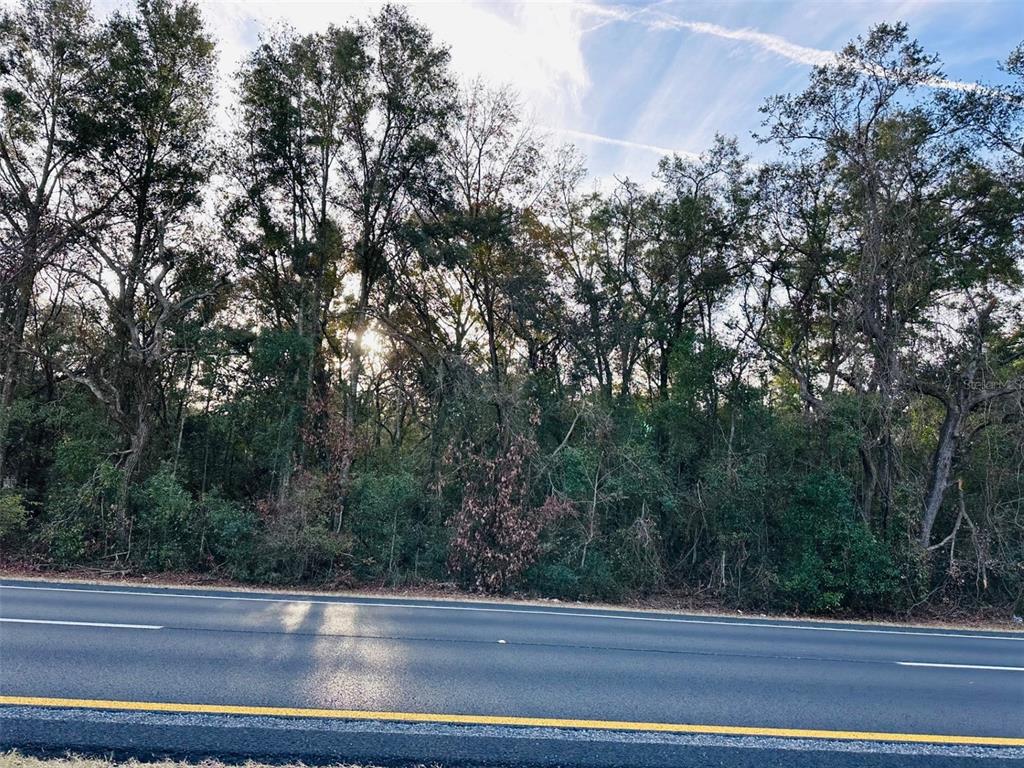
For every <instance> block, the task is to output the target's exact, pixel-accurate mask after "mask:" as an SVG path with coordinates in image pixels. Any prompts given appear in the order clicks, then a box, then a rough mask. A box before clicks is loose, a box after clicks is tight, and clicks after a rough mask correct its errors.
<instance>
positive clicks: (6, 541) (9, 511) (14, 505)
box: [0, 491, 28, 549]
mask: <svg viewBox="0 0 1024 768" xmlns="http://www.w3.org/2000/svg"><path fill="white" fill-rule="evenodd" d="M27 526H28V510H26V509H25V504H24V502H23V500H22V497H21V494H18V493H13V492H11V491H0V544H3V545H4V548H5V549H6V548H8V547H14V546H16V545H17V544H20V543H21V540H22V538H23V537H24V535H25V529H26V528H27Z"/></svg>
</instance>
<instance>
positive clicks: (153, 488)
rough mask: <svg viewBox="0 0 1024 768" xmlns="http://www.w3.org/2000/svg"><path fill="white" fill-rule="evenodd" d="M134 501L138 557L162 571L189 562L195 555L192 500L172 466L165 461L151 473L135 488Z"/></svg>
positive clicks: (196, 549) (134, 535)
mask: <svg viewBox="0 0 1024 768" xmlns="http://www.w3.org/2000/svg"><path fill="white" fill-rule="evenodd" d="M134 501H135V509H136V512H135V531H134V534H133V537H132V538H133V540H134V542H135V544H134V547H135V550H136V552H137V553H138V555H137V559H138V561H139V562H141V563H142V564H143V566H145V567H146V568H154V569H156V570H161V571H166V570H174V569H176V568H187V567H188V566H189V565H191V564H192V562H194V561H195V559H196V556H197V555H198V547H197V546H194V545H193V542H192V541H191V540H192V539H193V538H194V536H195V532H196V522H197V521H196V510H195V502H194V501H193V499H192V494H191V493H189V492H188V490H186V489H185V488H184V487H183V486H182V484H181V483H180V482H179V481H178V478H177V477H176V476H175V474H174V472H173V470H172V469H171V467H170V466H169V465H164V466H162V467H160V469H159V470H157V472H156V473H154V474H153V475H152V476H150V477H149V478H148V479H147V480H146V481H145V482H144V483H143V484H142V485H141V486H140V487H139V488H138V489H137V491H136V493H135V495H134ZM190 554H191V557H190ZM190 561H191V562H190Z"/></svg>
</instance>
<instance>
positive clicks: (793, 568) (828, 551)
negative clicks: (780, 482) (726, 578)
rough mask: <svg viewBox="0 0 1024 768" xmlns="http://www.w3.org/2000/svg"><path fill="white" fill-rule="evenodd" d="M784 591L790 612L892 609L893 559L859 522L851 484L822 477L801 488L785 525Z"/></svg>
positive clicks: (781, 581)
mask: <svg viewBox="0 0 1024 768" xmlns="http://www.w3.org/2000/svg"><path fill="white" fill-rule="evenodd" d="M780 532H784V538H783V537H780V539H781V540H780V545H781V546H780V558H781V562H780V564H779V591H780V595H781V597H782V599H783V600H784V601H785V603H786V604H787V605H789V606H790V607H793V608H796V609H798V610H803V611H812V612H817V613H827V612H834V611H838V610H843V609H859V610H873V609H877V608H879V607H881V606H891V605H893V600H894V599H895V597H896V590H897V586H898V579H897V574H896V570H895V568H894V566H893V563H892V560H891V558H890V557H889V554H888V552H886V550H885V547H884V546H883V545H881V544H880V543H879V542H878V541H876V540H875V538H874V537H873V536H872V534H871V532H870V531H869V530H868V529H867V527H866V526H865V525H864V524H863V522H862V521H860V520H858V519H857V512H856V510H855V508H854V505H853V494H852V491H851V489H850V487H849V483H847V482H845V481H844V480H843V479H842V478H840V477H838V476H836V475H834V474H832V473H829V472H822V473H819V474H816V475H812V476H811V477H809V478H807V479H806V480H805V481H804V482H802V483H801V484H800V486H799V487H798V488H797V489H796V493H795V494H794V496H793V499H792V501H791V502H790V505H789V507H788V508H787V509H786V510H785V511H784V513H783V516H782V519H781V521H780Z"/></svg>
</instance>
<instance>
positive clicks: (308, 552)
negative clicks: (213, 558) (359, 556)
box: [255, 470, 350, 583]
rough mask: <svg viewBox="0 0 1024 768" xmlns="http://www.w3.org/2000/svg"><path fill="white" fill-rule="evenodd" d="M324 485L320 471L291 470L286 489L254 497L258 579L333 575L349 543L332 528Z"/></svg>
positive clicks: (268, 579)
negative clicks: (275, 494)
mask: <svg viewBox="0 0 1024 768" xmlns="http://www.w3.org/2000/svg"><path fill="white" fill-rule="evenodd" d="M325 485H326V481H325V480H324V478H323V476H320V475H316V474H314V473H311V472H307V471H305V470H303V471H299V472H296V473H295V475H294V477H293V478H292V481H291V484H290V486H289V488H288V490H287V491H286V492H285V493H284V494H281V495H279V496H275V497H272V498H268V499H263V500H262V501H259V502H257V505H256V509H257V512H258V514H259V517H260V521H261V530H260V534H259V536H258V538H257V542H256V562H257V570H256V574H255V576H256V578H257V579H260V580H264V581H269V582H272V583H280V582H297V581H302V580H304V579H310V580H316V581H324V580H327V579H330V578H333V577H335V576H336V575H337V572H338V569H339V565H340V561H342V560H343V559H344V558H347V556H348V554H349V551H350V547H349V542H348V541H347V540H346V539H345V537H344V536H342V535H340V534H336V533H334V532H333V531H331V529H330V526H329V524H328V523H329V519H330V518H329V514H328V513H327V511H326V510H327V508H328V503H327V502H328V497H327V496H326V494H325Z"/></svg>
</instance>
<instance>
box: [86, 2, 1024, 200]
mask: <svg viewBox="0 0 1024 768" xmlns="http://www.w3.org/2000/svg"><path fill="white" fill-rule="evenodd" d="M120 5H121V4H120V3H119V2H118V1H117V0H101V1H100V2H99V3H98V6H99V10H100V11H101V14H102V12H103V11H107V10H110V9H112V8H115V7H120ZM199 5H200V7H201V8H202V10H203V13H204V16H205V17H206V19H207V23H208V24H209V26H210V29H211V32H212V33H213V34H214V36H215V37H216V38H217V39H218V41H219V46H220V67H221V69H222V72H223V73H224V74H225V75H230V74H231V73H233V72H234V71H235V70H237V68H238V65H239V63H240V62H241V61H242V59H243V58H244V56H245V55H246V53H247V52H248V51H249V50H251V49H252V48H253V47H254V46H255V45H256V44H257V43H258V41H259V38H260V35H261V34H262V33H264V32H265V31H266V30H268V29H271V28H273V27H274V25H276V24H280V23H282V22H284V23H286V24H289V25H291V26H293V27H294V28H296V29H297V30H298V31H300V32H309V31H315V30H319V29H323V28H324V27H326V26H327V24H329V23H332V22H333V23H338V24H341V23H344V22H345V21H347V20H349V19H352V18H358V17H365V16H366V15H368V14H370V13H372V12H373V10H374V9H375V8H376V7H378V5H377V4H375V3H372V2H339V1H337V0H316V1H315V2H308V1H293V0H276V1H275V0H259V1H248V0H199ZM409 8H410V11H411V13H412V15H413V16H414V17H416V18H417V19H419V20H420V21H421V22H423V23H424V24H426V25H427V26H428V27H429V28H430V29H431V30H432V31H433V32H434V34H435V36H436V37H437V39H438V40H440V41H442V42H443V43H445V44H447V45H449V46H450V49H451V54H452V65H453V67H454V69H455V71H456V73H457V74H458V75H459V76H460V77H462V78H464V79H466V80H469V79H472V78H473V77H476V76H482V77H483V78H484V79H485V80H487V81H488V82H491V83H494V84H499V83H500V84H509V85H511V86H512V87H513V88H515V89H516V90H517V91H518V92H519V94H520V97H521V99H522V101H523V104H524V107H525V112H526V113H527V114H528V115H529V116H530V118H531V119H532V120H533V121H534V122H535V123H536V124H537V125H538V126H539V127H540V128H542V129H543V130H544V131H545V132H546V133H548V134H549V135H550V136H551V139H552V140H553V142H555V143H561V142H564V141H570V142H572V143H575V144H576V145H577V146H579V148H580V149H581V150H582V151H583V153H584V155H585V157H586V158H587V161H588V163H587V164H588V168H589V170H590V172H591V174H592V175H593V176H594V177H595V178H610V177H612V176H617V177H620V178H621V177H624V176H628V177H631V178H634V179H636V180H639V181H642V180H644V179H649V178H650V175H651V173H652V172H653V171H654V169H655V167H656V165H657V162H658V160H659V159H660V157H661V156H662V155H664V154H666V153H668V152H678V153H680V154H689V153H693V154H696V153H699V152H701V151H702V150H704V149H706V148H707V147H708V146H709V145H710V143H711V141H712V139H713V137H714V135H715V133H723V134H727V135H734V136H737V137H738V138H739V140H740V145H741V147H742V148H743V149H744V150H745V151H746V152H748V153H750V154H751V155H752V156H753V157H754V158H755V159H760V158H763V157H764V156H765V153H767V152H769V150H768V149H766V148H764V147H760V146H759V145H758V144H757V143H756V141H755V140H754V139H753V138H752V137H751V133H752V132H753V131H756V130H757V128H758V126H759V120H760V115H759V113H758V107H759V106H760V105H761V103H762V102H763V101H764V99H765V98H767V97H768V96H771V95H773V94H777V93H795V92H799V91H800V90H801V89H802V88H803V87H804V85H805V84H806V81H807V76H808V74H809V72H810V69H811V67H812V66H813V65H814V64H815V63H820V62H822V61H827V60H828V58H829V56H830V52H832V51H834V50H837V49H839V48H841V47H842V46H843V45H844V44H845V43H847V42H849V41H850V40H851V39H853V38H855V37H857V36H858V35H861V34H864V33H866V32H867V30H868V29H869V28H870V27H871V26H872V25H873V24H876V23H879V22H882V21H889V22H894V21H904V22H906V23H907V24H908V25H909V27H910V33H911V35H912V36H914V37H916V38H917V39H918V40H919V41H920V42H921V43H922V45H923V46H924V47H925V49H926V50H928V51H931V52H934V53H938V54H939V55H940V56H941V57H942V61H943V64H944V69H945V73H946V77H947V78H948V79H949V80H951V81H957V82H974V81H977V80H983V81H998V80H999V78H1000V73H999V70H998V62H999V61H1000V60H1001V59H1004V58H1005V57H1006V55H1007V53H1008V52H1009V51H1010V50H1011V49H1012V48H1013V47H1014V46H1016V45H1017V44H1019V43H1021V42H1022V41H1024V0H990V1H988V2H984V1H980V0H979V1H977V2H958V1H954V0H945V1H944V2H936V1H934V0H932V1H929V2H924V1H921V0H904V1H903V2H854V1H851V0H846V1H843V0H831V1H830V2H829V1H822V0H816V1H811V0H802V1H800V2H780V1H773V2H769V1H768V0H742V1H738V2H735V1H730V0H717V1H715V2H671V1H669V2H655V3H636V4H625V3H595V2H579V3H570V2H540V1H536V0H534V1H532V2H531V1H527V2H518V1H516V0H504V1H502V2H438V1H433V2H412V3H409ZM224 98H225V99H227V98H229V97H228V96H227V95H226V94H225V97H224Z"/></svg>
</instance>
